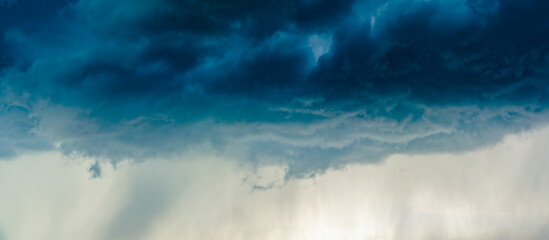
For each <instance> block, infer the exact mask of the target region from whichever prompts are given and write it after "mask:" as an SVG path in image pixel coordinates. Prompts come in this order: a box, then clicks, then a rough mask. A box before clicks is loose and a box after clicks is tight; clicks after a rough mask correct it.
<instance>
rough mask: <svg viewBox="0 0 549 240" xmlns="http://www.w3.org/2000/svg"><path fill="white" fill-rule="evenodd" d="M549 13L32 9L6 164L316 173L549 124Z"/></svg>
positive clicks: (528, 5) (4, 148) (535, 4)
mask: <svg viewBox="0 0 549 240" xmlns="http://www.w3.org/2000/svg"><path fill="white" fill-rule="evenodd" d="M548 7H549V3H547V2H546V1H542V0H526V1H512V0H499V1H498V0H450V1H405V0H387V1H360V0H355V1H352V0H348V1H347V0H346V1H335V2H334V1H324V0H302V1H260V2H257V1H245V0H242V1H236V2H233V3H231V4H227V3H225V2H224V1H216V0H208V1H194V0H185V1H175V0H162V1H152V0H139V1H116V2H113V1H106V0H78V1H68V0H58V1H48V2H43V1H31V0H19V1H16V2H12V3H11V4H10V6H9V7H0V34H1V37H2V38H1V41H0V51H1V55H0V81H1V83H2V86H1V90H0V96H1V97H0V116H1V118H0V124H1V125H0V129H2V131H1V132H0V142H1V143H2V144H1V145H0V157H3V158H10V157H13V156H16V155H17V154H20V153H22V152H26V151H41V150H45V149H60V150H62V151H65V152H66V153H68V154H83V155H88V156H93V157H97V158H102V159H106V160H108V161H111V162H114V163H116V162H118V161H120V160H123V159H128V158H130V159H134V160H137V161H141V160H146V159H149V158H169V157H170V156H173V155H178V154H181V153H183V152H186V151H204V152H212V151H213V152H214V153H215V154H222V155H225V156H227V157H230V158H237V159H243V160H244V161H247V162H252V163H256V164H274V163H284V164H286V165H287V166H288V169H287V177H288V178H291V177H307V176H314V175H315V174H317V173H322V172H324V171H325V170H326V169H329V168H338V167H342V166H345V165H346V164H349V163H352V162H360V163H365V162H377V161H379V160H381V159H383V158H385V157H386V156H388V155H390V154H394V153H425V152H461V151H467V150H472V149H475V148H478V147H483V146H487V145H491V144H495V143H496V142H498V141H499V140H501V139H502V137H503V136H505V135H506V134H509V133H514V132H517V131H522V130H525V129H529V128H532V127H535V126H538V125H542V124H544V122H545V121H544V119H547V115H546V110H545V109H546V107H547V106H548V105H549V98H548V97H549V95H548V91H549V81H547V77H549V76H548V75H549V73H548V72H547V70H546V68H547V66H548V62H547V50H548V43H549V16H548V15H547V14H545V11H544V9H547V8H548Z"/></svg>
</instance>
